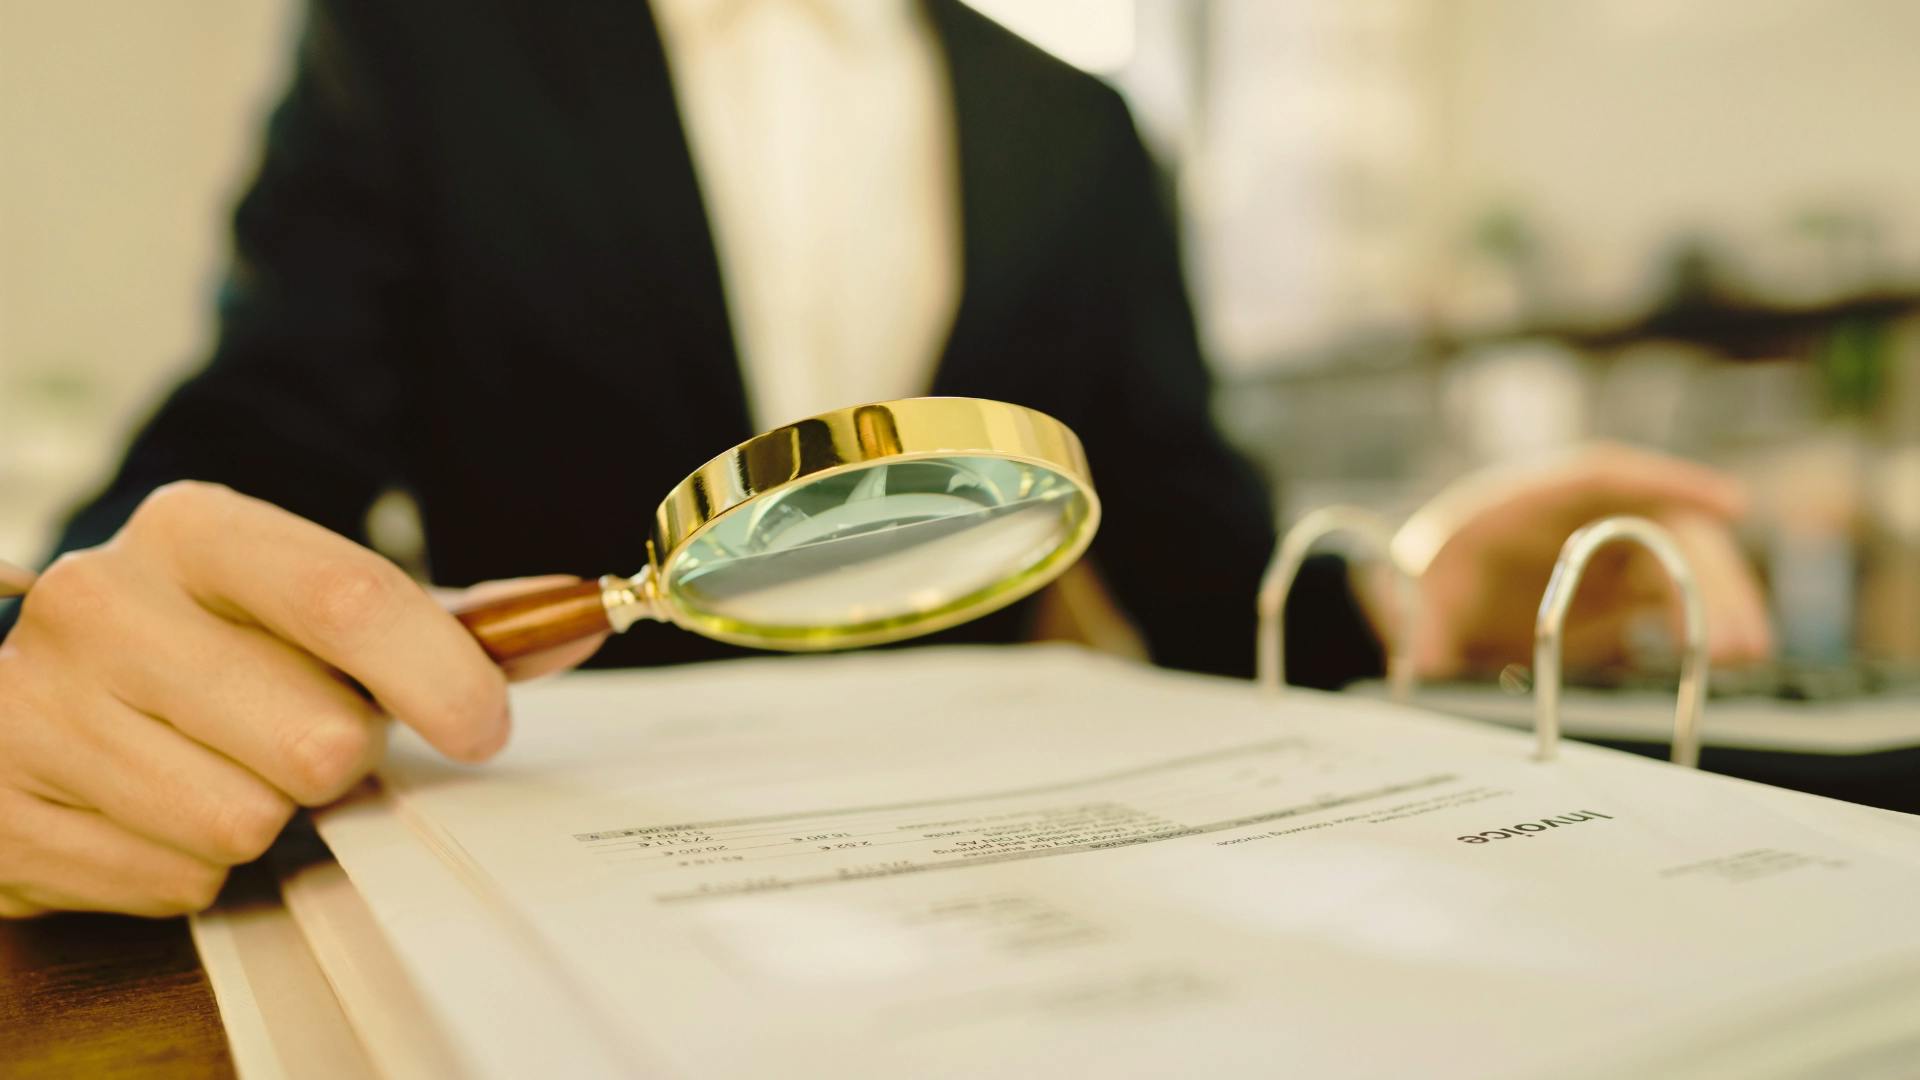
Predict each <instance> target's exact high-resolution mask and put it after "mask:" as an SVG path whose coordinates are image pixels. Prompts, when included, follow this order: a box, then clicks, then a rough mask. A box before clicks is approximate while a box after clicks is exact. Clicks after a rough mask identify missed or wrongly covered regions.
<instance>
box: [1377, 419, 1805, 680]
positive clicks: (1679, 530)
mask: <svg viewBox="0 0 1920 1080" xmlns="http://www.w3.org/2000/svg"><path fill="white" fill-rule="evenodd" d="M1745 511H1746V498H1745V495H1744V493H1743V492H1742V491H1741V489H1740V486H1739V484H1738V483H1736V482H1735V481H1734V480H1733V479H1732V478H1730V477H1727V476H1725V475H1723V474H1721V473H1719V472H1716V471H1714V470H1712V469H1709V468H1706V467H1705V466H1701V465H1697V464H1694V463H1691V462H1687V461H1681V460H1678V459H1675V458H1670V457H1666V456H1663V455H1660V454H1655V453H1651V452H1648V451H1644V450H1636V449H1631V448H1628V447H1623V446H1611V445H1608V446H1599V447H1594V448H1591V449H1588V450H1585V451H1583V452H1581V453H1580V454H1578V455H1576V456H1574V457H1572V458H1570V459H1568V460H1566V461H1564V462H1561V463H1558V464H1554V465H1551V466H1548V467H1545V468H1540V469H1534V470H1529V471H1525V472H1507V473H1496V474H1487V475H1485V476H1481V477H1475V478H1469V479H1468V480H1467V481H1465V482H1463V483H1462V484H1460V485H1456V487H1455V488H1452V489H1449V491H1447V492H1445V493H1443V494H1442V495H1441V496H1440V497H1439V498H1437V499H1435V500H1434V502H1432V503H1430V504H1429V505H1428V506H1427V507H1426V508H1423V509H1422V511H1421V512H1420V513H1419V514H1416V515H1415V517H1414V518H1413V519H1412V520H1411V521H1410V522H1409V523H1408V526H1407V528H1406V529H1404V530H1402V533H1401V535H1400V536H1399V537H1396V539H1395V546H1396V550H1397V551H1398V552H1399V553H1400V554H1402V555H1408V556H1410V557H1411V558H1412V559H1413V560H1414V561H1415V562H1416V564H1418V563H1419V562H1424V570H1422V571H1421V572H1420V576H1419V583H1420V590H1419V591H1420V600H1421V605H1422V611H1421V621H1420V626H1419V629H1418V642H1419V643H1418V645H1417V646H1416V650H1417V653H1418V655H1417V657H1416V660H1415V664H1416V670H1418V671H1419V672H1420V673H1421V674H1422V675H1423V676H1427V677H1442V678H1444V677H1448V676H1455V675H1459V674H1461V673H1463V672H1469V671H1481V672H1485V671H1492V670H1497V669H1498V668H1499V667H1500V666H1502V665H1504V664H1507V663H1513V662H1523V663H1524V662H1527V661H1529V660H1530V658H1531V656H1532V649H1533V629H1534V617H1535V614H1536V612H1537V611H1538V609H1539V606H1540V598H1541V595H1542V594H1543V593H1544V592H1545V591H1546V586H1547V578H1548V576H1549V575H1550V574H1551V572H1552V570H1553V564H1554V561H1555V560H1556V559H1557V558H1558V557H1559V554H1560V548H1561V545H1562V544H1564V543H1565V542H1566V539H1567V537H1568V536H1570V535H1571V534H1572V533H1573V531H1574V530H1575V529H1578V528H1579V527H1580V526H1582V525H1585V524H1586V523H1588V522H1590V521H1592V520H1594V519H1596V518H1600V517H1605V516H1608V515H1610V514H1639V515H1641V516H1644V517H1647V518H1651V519H1652V520H1654V521H1656V522H1659V523H1660V524H1662V525H1665V526H1666V527H1667V528H1668V529H1670V530H1672V532H1673V533H1674V536H1675V538H1676V539H1677V540H1678V541H1679V544H1680V546H1681V548H1682V550H1683V551H1684V552H1685V554H1686V556H1687V559H1688V562H1689V563H1690V564H1691V565H1692V566H1693V569H1694V571H1695V574H1696V576H1697V577H1698V579H1699V583H1700V588H1701V592H1702V594H1703V599H1704V601H1705V606H1706V614H1707V632H1708V650H1709V652H1710V654H1711V658H1712V660H1713V661H1714V662H1715V663H1722V664H1728V663H1741V662H1749V661H1755V660H1760V659H1764V658H1766V657H1767V656H1769V655H1771V653H1772V651H1773V632H1772V627H1771V625H1770V623H1769V622H1768V618H1767V609H1766V603H1765V600H1764V597H1763V594H1762V591H1761V588H1760V584H1759V582H1758V580H1757V579H1756V577H1755V576H1754V573H1753V570H1752V569H1751V568H1750V567H1749V566H1748V565H1747V563H1746V561H1745V559H1744V558H1743V557H1742V556H1741V554H1740V551H1739V549H1738V547H1737V546H1736V544H1735V543H1734V540H1733V536H1732V533H1731V531H1730V526H1731V524H1732V523H1733V522H1734V521H1735V520H1736V519H1738V518H1739V517H1740V516H1741V515H1742V514H1744V513H1745ZM1409 543H1411V546H1410V547H1409ZM1416 568H1417V566H1416ZM1370 606H1371V607H1372V608H1373V609H1374V610H1379V609H1380V605H1378V604H1374V605H1370ZM1649 617H1653V618H1659V619H1662V620H1664V621H1666V622H1667V623H1668V624H1669V625H1671V626H1673V627H1675V629H1676V631H1677V628H1678V626H1679V614H1678V605H1677V604H1676V603H1675V601H1674V599H1673V596H1672V593H1671V586H1670V585H1669V583H1668V581H1667V578H1666V575H1665V572H1664V571H1663V570H1662V569H1661V568H1660V566H1659V564H1658V563H1657V562H1656V561H1655V560H1654V559H1653V557H1652V556H1651V555H1650V554H1648V553H1647V552H1646V551H1644V550H1643V549H1641V548H1640V547H1639V546H1638V545H1634V544H1616V545H1609V546H1608V547H1607V548H1605V549H1603V550H1601V551H1600V552H1599V553H1597V554H1596V555H1595V556H1594V559H1593V561H1592V563H1591V564H1589V567H1588V570H1587V573H1586V574H1585V576H1584V578H1583V579H1582V582H1581V586H1580V591H1579V593H1578V595H1577V596H1576V598H1575V602H1574V605H1573V608H1572V609H1571V611H1570V612H1569V615H1568V622H1567V636H1566V642H1565V648H1566V659H1567V664H1568V666H1569V667H1572V668H1578V667H1586V666H1596V665H1601V664H1608V663H1614V662H1618V661H1620V660H1622V659H1624V658H1625V652H1626V648H1627V644H1628V637H1629V630H1630V628H1632V627H1633V626H1634V625H1636V624H1637V623H1639V622H1640V621H1642V620H1645V619H1647V618H1649Z"/></svg>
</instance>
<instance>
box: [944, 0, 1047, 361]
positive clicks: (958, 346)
mask: <svg viewBox="0 0 1920 1080" xmlns="http://www.w3.org/2000/svg"><path fill="white" fill-rule="evenodd" d="M923 2H924V4H925V10H926V12H927V15H928V17H929V18H930V19H931V20H932V22H933V25H934V28H935V32H936V33H937V34H938V35H939V37H940V41H941V44H942V46H943V47H944V49H945V52H946V61H947V71H948V78H949V79H950V81H951V85H952V90H953V112H954V126H955V129H956V139H957V150H956V154H955V157H956V159H957V161H958V163H959V170H960V219H961V237H962V240H961V266H962V278H961V280H962V291H961V297H960V308H959V311H958V312H957V313H956V314H955V316H954V324H953V330H952V333H951V334H950V335H949V338H948V341H947V347H946V351H945V352H944V354H943V355H942V357H941V362H940V369H939V372H938V373H937V375H936V376H935V379H934V392H935V393H936V394H960V393H977V392H979V389H978V388H979V386H980V385H981V379H982V378H983V377H985V378H988V379H989V380H990V381H989V385H991V374H992V373H991V372H990V371H989V370H988V369H989V368H990V367H991V364H992V358H993V357H995V356H998V355H1002V354H1003V353H1004V350H1003V349H1000V348H998V347H997V346H996V344H995V343H996V341H1000V340H1004V335H1005V334H1006V332H1007V326H1008V320H1009V319H1011V318H1012V316H1013V312H1012V311H1011V310H1010V305H1012V304H1013V303H1014V301H1016V300H1017V298H1018V297H1020V296H1021V295H1022V294H1023V293H1024V292H1025V291H1026V290H1027V289H1028V283H1027V282H1028V278H1029V277H1030V275H1031V274H1032V273H1033V272H1034V265H1033V260H1032V257H1031V256H1032V253H1033V250H1034V241H1035V239H1036V238H1037V237H1038V236H1039V235H1041V233H1042V232H1044V229H1041V228H1038V227H1037V226H1039V225H1041V224H1043V223H1041V222H1036V221H1035V220H1034V218H1035V216H1036V214H1037V212H1038V211H1037V207H1038V205H1039V203H1038V201H1037V200H1036V199H1035V198H1034V197H1033V191H1034V186H1035V184H1034V181H1035V177H1034V175H1033V173H1034V165H1035V159H1036V157H1037V156H1038V155H1037V154H1032V153H1030V152H1031V151H1032V150H1033V149H1034V147H1033V141H1032V139H1031V138H1030V137H1029V136H1031V135H1032V134H1033V133H1034V128H1035V120H1034V109H1033V107H1032V102H1031V100H1029V99H1027V98H1026V97H1025V96H1024V88H1025V80H1024V79H1022V78H1020V72H1021V70H1022V65H1021V64H1020V63H1019V61H1022V60H1025V59H1026V58H1025V57H1016V56H1010V55H1009V52H1008V43H1009V42H1008V32H1007V31H1006V30H1004V29H1002V28H1001V27H999V26H997V25H995V24H993V23H992V22H990V21H988V20H987V18H986V17H985V16H983V15H980V14H979V13H978V12H975V11H974V10H972V9H971V8H968V7H967V6H966V5H965V4H963V3H961V2H960V0H923Z"/></svg>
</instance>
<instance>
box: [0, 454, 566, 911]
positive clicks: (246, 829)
mask: <svg viewBox="0 0 1920 1080" xmlns="http://www.w3.org/2000/svg"><path fill="white" fill-rule="evenodd" d="M513 584H514V585H517V586H518V587H532V586H528V585H525V584H523V583H513ZM503 587H508V586H503ZM586 651H589V650H588V649H587V646H585V645H582V646H579V647H577V648H575V649H572V650H569V651H568V652H567V653H566V654H564V655H559V654H548V655H546V656H543V657H540V658H536V659H535V660H534V661H533V662H532V663H531V664H530V665H528V671H529V673H533V672H538V671H542V670H551V669H552V668H554V667H555V666H558V665H563V664H567V663H572V662H577V660H578V659H583V658H584V654H585V652H586ZM506 681H507V680H506V676H505V675H504V674H503V673H502V672H501V670H500V669H499V668H497V667H496V666H494V665H493V664H492V663H491V662H490V661H488V659H487V657H486V654H485V653H483V652H482V651H481V650H480V647H479V646H478V645H477V644H476V643H475V642H474V640H473V639H472V637H470V636H469V635H468V634H467V632H466V631H465V630H464V629H463V628H462V627H461V626H460V624H459V623H458V622H456V621H455V620H454V619H453V618H452V617H451V616H449V615H448V614H447V613H446V611H445V610H443V609H442V607H441V605H440V604H439V603H438V602H436V601H435V600H434V599H433V598H432V597H430V596H429V595H428V594H427V592H426V591H425V590H424V589H422V588H421V587H420V586H419V585H417V584H416V583H414V582H413V581H411V580H409V579H408V578H407V577H406V575H404V574H403V573H402V572H401V571H400V570H399V569H398V568H397V567H395V566H394V565H393V564H392V563H390V562H388V561H387V560H385V559H383V558H381V557H380V556H379V555H376V554H374V553H373V552H371V551H368V550H367V549H365V548H362V547H360V546H358V545H356V544H354V543H352V542H351V541H349V540H347V539H345V538H344V537H341V536H338V535H336V534H334V533H331V532H328V531H327V530H325V529H322V528H321V527H319V526H317V525H314V524H312V523H311V522H307V521H304V520H302V519H300V518H297V517H295V516H293V515H291V514H289V513H286V512H285V511H282V510H279V509H277V508H275V507H273V506H270V505H268V504H266V503H263V502H260V501H258V500H255V499H251V498H248V497H246V496H243V495H240V494H237V493H235V492H233V491H230V490H227V489H225V488H222V487H217V486H213V485H208V484H199V483H180V484H173V485H170V486H168V487H165V488H162V489H161V490H159V491H157V492H155V493H154V494H153V495H152V496H151V497H149V498H148V499H147V500H146V501H145V502H144V503H143V504H142V505H141V507H140V509H139V510H138V512H136V513H135V514H134V516H133V519H132V520H131V521H129V522H128V524H127V526H126V527H125V528H124V529H122V530H121V531H120V533H119V534H118V535H117V536H116V537H115V538H114V539H113V540H112V541H110V542H108V543H107V544H105V545H102V546H101V547H98V548H94V549H92V550H88V551H81V552H76V553H73V554H69V555H67V556H65V557H63V558H61V559H60V560H59V561H58V562H56V563H54V564H53V565H52V566H51V567H49V568H48V569H47V571H46V573H44V574H42V575H41V576H40V578H39V580H38V581H37V582H35V583H34V585H33V588H32V590H31V591H30V592H29V593H28V594H27V597H26V599H25V601H24V606H23V607H22V609H21V612H20V619H19V622H18V624H17V625H16V626H15V627H14V630H13V632H12V633H11V634H10V635H9V636H8V637H7V638H6V640H5V641H4V642H0V916H26V915H33V914H38V913H40V912H43V911H48V910H55V909H86V910H105V911H121V912H130V913H134V914H141V915H166V914H173V913H178V912H187V911H194V910H198V909H200V908H202V907H205V906H206V905H207V904H208V903H210V902H211V901H212V899H213V897H214V895H215V893H216V892H217V891H218V890H219V888H220V885H221V883H222V882H223V881H224V880H225V877H226V871H227V868H228V867H230V866H233V865H236V864H239V863H242V862H247V861H249V860H252V859H254V858H256V857H258V856H259V855H260V854H261V853H262V852H264V851H265V850H266V849H267V847H268V846H269V845H270V844H271V843H272V842H273V840H274V838H275V837H276V836H277V835H278V834H279V832H280V829H281V827H282V826H283V825H284V824H285V823H286V821H287V819H288V818H289V817H290V816H291V815H292V813H293V811H294V808H295V806H297V805H303V806H317V805H321V804H324V803H326V802H329V801H331V800H333V799H335V798H337V797H338V796H339V795H341V794H342V793H343V792H345V791H346V790H347V789H348V788H350V787H351V786H352V785H353V784H354V783H355V782H356V781H358V780H359V779H360V778H361V777H362V776H364V775H366V773H367V772H368V771H369V770H370V769H372V768H373V766H374V765H375V764H376V763H377V762H378V760H379V758H380V755H381V753H382V751H383V750H384V748H385V744H386V733H385V723H386V717H387V716H389V715H390V716H392V717H394V718H397V719H398V720H400V721H401V722H402V723H405V724H407V725H408V726H410V727H412V728H414V729H415V730H417V731H418V732H419V733H420V734H421V735H422V736H423V737H425V739H426V740H427V741H428V742H429V743H431V744H432V745H433V746H434V747H436V748H437V749H439V750H440V751H441V752H442V753H445V754H447V755H448V756H450V757H453V758H456V759H458V760H461V761H470V762H477V761H482V760H485V759H486V758H488V757H491V756H492V755H493V754H494V753H495V752H497V751H498V750H499V749H500V748H501V746H502V745H504V744H505V742H506V739H507V734H508V726H509V721H508V715H507V695H506ZM362 688H364V692H363V690H362Z"/></svg>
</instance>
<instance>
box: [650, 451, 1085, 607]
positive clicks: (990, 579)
mask: <svg viewBox="0 0 1920 1080" xmlns="http://www.w3.org/2000/svg"><path fill="white" fill-rule="evenodd" d="M1086 518H1087V498H1086V496H1085V495H1084V494H1083V493H1082V492H1081V490H1080V487H1079V485H1077V484H1075V483H1074V482H1073V481H1071V480H1068V479H1067V478H1065V477H1063V476H1060V475H1059V474H1057V473H1054V472H1052V471H1051V470H1049V469H1046V468H1043V467H1041V466H1037V465H1030V464H1027V463H1025V462H1019V461H1009V460H1006V459H1002V458H993V457H973V456H969V457H952V458H932V459H924V460H917V461H901V462H889V463H884V464H881V463H876V464H873V465H869V466H867V467H865V468H862V469H856V470H851V471H848V472H843V473H836V474H833V475H830V476H826V477H823V478H821V479H819V480H815V481H813V482H811V483H801V484H796V485H794V486H792V487H790V488H786V489H783V490H780V491H776V492H774V493H772V494H769V495H767V496H764V497H762V498H760V499H756V500H754V501H753V502H751V503H749V504H747V505H745V506H742V507H740V508H738V509H736V510H734V511H733V512H732V513H730V514H728V515H726V516H725V517H723V518H721V519H720V520H719V521H717V522H715V523H714V525H713V527H712V528H710V529H708V530H707V531H706V532H705V533H703V534H701V536H700V537H699V538H698V539H696V540H694V541H693V542H692V543H690V544H688V545H687V546H686V547H685V548H684V549H683V550H682V551H681V553H680V555H679V556H678V557H677V558H675V559H673V560H672V561H671V562H670V563H669V564H668V565H667V566H666V567H665V569H664V572H663V577H664V585H665V587H666V588H665V591H666V592H667V594H668V595H669V596H670V597H671V601H670V602H672V603H673V604H675V605H676V606H678V607H679V608H680V609H681V610H682V611H683V612H685V613H686V614H689V615H692V616H694V617H696V618H705V619H719V620H722V621H724V622H726V623H729V624H734V625H735V627H736V628H738V629H744V630H747V631H749V632H772V633H776V634H777V633H780V632H783V631H785V632H806V631H810V630H817V629H835V628H847V627H855V626H862V625H871V624H876V623H887V622H891V621H900V620H905V619H911V618H915V617H919V616H923V615H929V614H933V613H936V612H940V611H943V610H950V609H951V608H953V607H954V606H955V605H957V604H961V603H973V602H975V601H976V600H978V599H980V598H981V597H982V596H983V594H987V593H990V592H992V591H993V590H996V589H1002V588H1004V587H1006V586H1008V585H1010V584H1012V583H1017V582H1019V581H1020V580H1022V578H1023V576H1024V575H1026V574H1028V573H1029V572H1031V571H1033V570H1035V569H1036V568H1038V567H1040V566H1041V565H1042V564H1043V563H1045V562H1046V561H1047V559H1048V557H1049V556H1051V555H1053V554H1054V553H1055V552H1057V551H1059V550H1060V549H1061V548H1062V547H1065V546H1068V545H1070V544H1071V543H1072V542H1073V541H1074V539H1075V537H1076V536H1077V535H1078V533H1079V531H1080V528H1081V526H1082V525H1083V524H1084V523H1085V521H1086ZM1009 591H1011V590H1009Z"/></svg>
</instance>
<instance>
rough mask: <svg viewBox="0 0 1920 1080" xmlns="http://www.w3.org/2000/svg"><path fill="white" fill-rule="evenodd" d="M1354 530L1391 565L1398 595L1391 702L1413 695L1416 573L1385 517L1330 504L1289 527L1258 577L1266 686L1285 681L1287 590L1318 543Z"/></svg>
mask: <svg viewBox="0 0 1920 1080" xmlns="http://www.w3.org/2000/svg"><path fill="white" fill-rule="evenodd" d="M1342 532H1345V533H1353V534H1355V535H1357V536H1359V537H1360V538H1361V539H1362V540H1364V541H1366V542H1367V543H1368V544H1369V545H1370V546H1371V547H1372V548H1373V556H1374V558H1376V559H1378V560H1381V561H1384V562H1385V563H1386V564H1387V565H1388V566H1390V567H1391V568H1392V569H1393V572H1394V577H1395V579H1396V582H1397V586H1396V589H1397V592H1398V594H1399V596H1398V598H1399V601H1400V603H1399V609H1400V610H1399V611H1398V612H1397V614H1398V616H1399V618H1398V622H1399V625H1398V626H1397V627H1395V628H1394V634H1393V641H1392V643H1391V644H1390V646H1389V647H1388V650H1387V681H1388V686H1389V687H1390V688H1391V692H1392V694H1393V700H1395V701H1400V702H1404V701H1406V700H1408V699H1409V698H1411V697H1412V696H1413V655H1414V654H1413V645H1414V642H1413V628H1414V626H1415V624H1417V623H1418V622H1419V621H1420V620H1419V618H1418V605H1419V602H1420V596H1419V590H1418V588H1417V583H1416V582H1415V581H1414V578H1413V575H1412V574H1410V573H1408V572H1407V568H1406V567H1405V566H1404V565H1402V564H1401V562H1400V560H1399V559H1397V558H1395V557H1394V554H1393V527H1392V526H1391V525H1388V524H1387V522H1386V519H1385V518H1382V517H1381V516H1380V515H1378V514H1376V513H1374V512H1373V511H1371V510H1364V509H1362V508H1360V507H1357V506H1327V507H1322V508H1320V509H1318V510H1315V511H1313V512H1312V513H1309V514H1307V515H1306V516H1305V517H1303V518H1301V519H1300V520H1299V521H1298V522H1296V523H1295V524H1294V526H1293V528H1291V529H1288V530H1287V532H1286V535H1285V536H1283V537H1281V539H1280V544H1279V546H1278V547H1277V548H1275V549H1274V553H1273V559H1272V561H1270V562H1268V563H1267V572H1266V573H1265V574H1264V575H1263V576H1262V577H1261V579H1260V595H1259V597H1258V599H1257V601H1256V606H1257V609H1258V611H1259V615H1260V629H1259V637H1258V639H1257V641H1256V642H1255V646H1254V666H1255V668H1256V670H1257V672H1258V678H1259V683H1260V686H1261V688H1262V689H1264V690H1269V691H1275V692H1277V691H1278V690H1279V689H1280V688H1281V687H1283V686H1285V685H1286V683H1287V643H1286V627H1285V622H1286V620H1285V619H1284V618H1283V617H1282V613H1283V612H1284V611H1285V609H1286V604H1287V594H1288V593H1289V592H1291V591H1292V590H1293V581H1294V579H1295V578H1297V577H1299V576H1300V568H1301V567H1302V566H1303V565H1305V564H1306V561H1307V555H1308V553H1309V552H1311V551H1312V550H1313V547H1314V545H1315V544H1318V543H1319V542H1320V541H1321V540H1323V539H1325V538H1326V537H1328V536H1331V535H1333V534H1335V533H1342Z"/></svg>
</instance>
